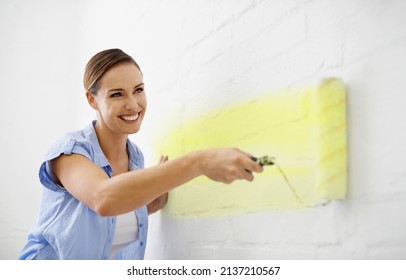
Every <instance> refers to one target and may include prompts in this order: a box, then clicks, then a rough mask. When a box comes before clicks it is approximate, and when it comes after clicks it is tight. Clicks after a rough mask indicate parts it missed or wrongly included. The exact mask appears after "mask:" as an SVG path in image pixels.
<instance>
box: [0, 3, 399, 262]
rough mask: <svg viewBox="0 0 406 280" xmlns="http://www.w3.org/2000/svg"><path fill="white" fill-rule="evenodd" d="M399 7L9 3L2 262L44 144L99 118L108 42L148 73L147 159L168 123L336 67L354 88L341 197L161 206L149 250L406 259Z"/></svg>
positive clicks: (143, 134) (4, 22)
mask: <svg viewBox="0 0 406 280" xmlns="http://www.w3.org/2000/svg"><path fill="white" fill-rule="evenodd" d="M405 13H406V1H402V0H388V1H378V0H376V1H366V0H351V1H350V0H344V1H338V0H332V1H327V0H289V1H286V0H285V1H283V0H279V1H276V0H269V1H253V0H237V1H235V0H221V1H203V0H197V1H187V0H179V1H158V0H153V1H130V0H127V1H110V0H104V1H96V0H87V1H51V0H40V1H28V0H23V1H11V0H10V1H1V2H0V34H1V38H2V39H1V40H2V44H1V45H0V50H1V51H0V73H1V74H2V78H1V83H0V91H1V93H2V97H3V98H2V102H0V127H1V131H2V133H1V135H0V144H1V145H0V149H1V154H2V159H3V164H2V171H1V173H2V176H1V177H0V186H1V188H0V201H1V203H0V211H1V213H3V214H2V215H1V218H0V227H1V230H0V245H1V246H0V247H1V248H2V249H1V250H0V259H15V258H16V257H17V256H18V254H19V251H20V249H21V247H22V246H23V244H24V243H25V240H26V234H27V231H28V229H29V227H30V226H31V224H32V222H33V220H34V218H35V217H36V212H37V210H38V208H39V199H40V194H41V186H40V183H39V181H38V179H37V171H38V168H39V164H40V162H41V160H42V156H43V154H44V153H45V150H46V149H47V147H48V145H49V144H50V143H51V142H52V141H53V140H54V139H55V138H56V137H59V136H60V135H61V134H62V133H64V132H65V131H68V130H72V129H78V128H81V127H83V126H85V125H86V124H87V123H88V122H89V121H90V120H91V119H93V118H94V117H95V114H94V112H93V111H91V109H90V108H89V106H88V105H87V103H86V100H85V96H84V92H83V89H82V85H81V82H82V74H83V69H84V66H85V64H86V62H87V60H88V59H89V58H90V56H91V55H93V54H94V53H95V52H97V51H99V50H102V49H105V48H111V47H119V48H122V49H123V50H125V51H126V52H128V53H129V54H131V55H133V56H134V58H135V59H136V60H137V61H138V62H139V64H140V66H141V68H142V70H143V73H144V80H145V82H146V91H147V96H148V112H147V116H146V119H145V121H144V124H143V127H142V130H141V131H140V132H139V133H138V134H137V135H133V136H131V139H132V140H133V141H134V142H136V143H137V144H138V145H139V147H140V148H141V149H142V150H143V152H144V155H145V158H146V165H147V166H151V165H154V164H156V163H157V162H158V158H159V154H160V153H166V151H165V148H164V146H165V143H168V141H170V140H169V139H168V138H167V137H168V135H170V131H173V130H175V131H177V130H180V131H182V129H184V128H185V127H187V124H188V123H190V122H191V121H194V120H197V119H199V118H201V117H203V116H206V117H207V116H212V115H211V113H212V112H223V113H224V112H226V111H227V110H228V109H229V108H232V107H233V106H236V104H244V103H245V102H247V101H249V100H251V101H252V100H258V101H261V100H264V93H270V92H284V91H285V90H287V89H290V88H306V87H307V86H308V85H311V84H313V83H314V82H317V81H320V80H321V79H324V78H328V77H338V78H340V79H342V80H343V81H344V83H345V87H346V93H347V95H346V97H347V106H346V110H347V116H346V117H347V135H348V136H347V156H348V165H347V172H348V173H347V176H348V177H347V179H348V183H347V186H346V187H347V193H346V197H345V199H344V200H333V201H331V202H330V203H328V204H325V205H319V206H316V207H311V208H305V209H261V210H260V211H257V210H256V211H250V210H249V209H244V211H240V212H239V213H225V214H221V215H202V216H189V217H185V218H179V217H177V216H176V215H173V214H171V212H170V211H169V209H165V210H164V211H162V212H160V213H157V214H154V215H152V216H151V220H150V232H149V240H148V247H147V258H149V259H405V258H406V239H405V236H406V219H405V214H406V171H405V170H406V169H405V168H404V158H405V157H406V145H405V143H406V130H405V129H403V120H405V119H406V110H404V108H405V107H406V97H405V94H404V92H405V91H406V78H405V77H406V29H405V28H403V27H404V26H406V17H405V16H404V15H405ZM246 117H247V118H253V116H249V115H247V116H246ZM209 120H210V121H213V122H214V121H215V119H214V117H213V118H211V119H209ZM235 121H236V122H238V121H242V120H241V117H240V116H239V117H238V118H236V119H235ZM252 122H255V119H254V118H253V119H252ZM242 123H244V124H245V123H247V122H246V120H243V122H242ZM241 130H242V131H244V127H242V128H241ZM275 133H277V131H275ZM241 135H242V136H241V143H246V142H244V141H247V139H248V136H247V138H245V139H244V134H241ZM295 140H296V139H295ZM180 144H181V143H180ZM251 144H252V145H251ZM251 144H250V147H256V150H253V151H252V153H255V155H258V156H260V155H262V154H267V153H268V150H262V149H260V148H259V146H256V145H255V143H251ZM242 145H243V144H242ZM180 147H184V146H182V145H180ZM269 149H270V150H273V149H274V147H269ZM249 152H251V151H249ZM275 153H277V149H276V151H275ZM169 157H171V153H169ZM257 179H260V176H257ZM252 186H253V187H255V186H256V185H255V181H254V182H253V183H252ZM220 187H224V186H220ZM227 188H230V189H232V188H233V185H229V186H227ZM236 190H238V188H236ZM170 203H173V201H170Z"/></svg>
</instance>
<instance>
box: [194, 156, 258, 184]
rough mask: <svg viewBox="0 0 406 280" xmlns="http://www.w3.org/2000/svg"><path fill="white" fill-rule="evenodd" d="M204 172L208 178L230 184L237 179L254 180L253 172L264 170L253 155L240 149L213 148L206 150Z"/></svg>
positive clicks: (203, 162) (203, 159) (203, 164)
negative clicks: (253, 158) (252, 157)
mask: <svg viewBox="0 0 406 280" xmlns="http://www.w3.org/2000/svg"><path fill="white" fill-rule="evenodd" d="M202 166H203V174H204V175H206V176H207V177H208V178H210V179H212V180H214V181H218V182H223V183H226V184H230V183H232V182H233V181H235V180H240V179H244V180H247V181H252V180H254V175H253V174H252V173H253V172H257V173H260V172H262V171H263V168H262V166H261V165H259V164H257V163H256V162H254V161H253V160H252V159H251V155H250V154H248V153H245V152H243V151H241V150H239V149H235V148H234V149H212V150H206V151H204V155H203V157H202Z"/></svg>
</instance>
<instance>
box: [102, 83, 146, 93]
mask: <svg viewBox="0 0 406 280" xmlns="http://www.w3.org/2000/svg"><path fill="white" fill-rule="evenodd" d="M143 85H144V83H141V84H138V85H136V86H135V87H134V89H136V88H138V87H140V86H143ZM111 91H125V90H124V89H122V88H112V89H109V90H108V91H107V92H111Z"/></svg>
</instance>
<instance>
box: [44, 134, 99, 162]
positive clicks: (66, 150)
mask: <svg viewBox="0 0 406 280" xmlns="http://www.w3.org/2000/svg"><path fill="white" fill-rule="evenodd" d="M61 154H65V155H71V154H82V155H84V156H86V157H87V158H90V159H91V158H92V157H93V156H92V155H93V148H92V143H91V142H90V141H89V139H87V138H86V137H85V133H84V131H83V130H76V131H70V132H67V133H66V134H65V135H63V136H62V137H60V138H58V139H57V140H56V141H54V142H53V143H52V144H51V145H50V147H49V148H48V151H47V152H46V154H45V160H52V159H54V158H56V157H58V156H59V155H61Z"/></svg>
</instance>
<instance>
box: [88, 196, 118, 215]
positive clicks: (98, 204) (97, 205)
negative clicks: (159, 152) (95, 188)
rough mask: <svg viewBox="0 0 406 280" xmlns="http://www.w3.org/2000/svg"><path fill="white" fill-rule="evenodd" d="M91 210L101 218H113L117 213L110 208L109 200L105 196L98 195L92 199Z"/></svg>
mask: <svg viewBox="0 0 406 280" xmlns="http://www.w3.org/2000/svg"><path fill="white" fill-rule="evenodd" d="M91 208H92V210H93V211H94V212H95V213H96V214H97V215H99V216H101V217H108V216H115V215H117V213H115V211H114V207H112V203H111V199H109V197H108V196H107V195H103V194H98V195H96V196H95V197H94V198H93V203H92V207H91Z"/></svg>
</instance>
